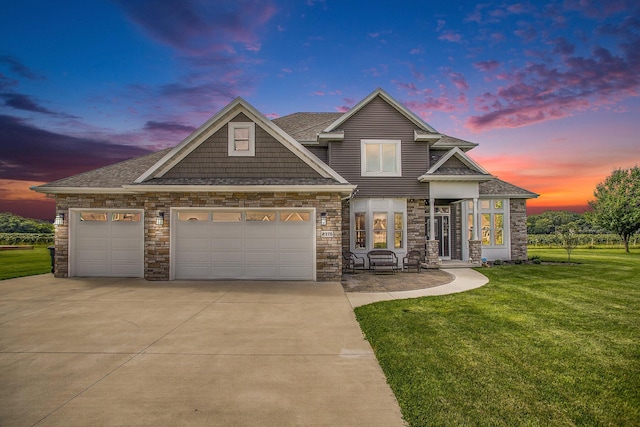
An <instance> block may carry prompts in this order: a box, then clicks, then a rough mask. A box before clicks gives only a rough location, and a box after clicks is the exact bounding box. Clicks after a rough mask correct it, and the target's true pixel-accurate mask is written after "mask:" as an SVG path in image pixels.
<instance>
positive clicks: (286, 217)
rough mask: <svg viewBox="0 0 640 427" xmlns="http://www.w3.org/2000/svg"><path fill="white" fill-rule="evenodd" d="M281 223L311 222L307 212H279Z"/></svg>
mask: <svg viewBox="0 0 640 427" xmlns="http://www.w3.org/2000/svg"><path fill="white" fill-rule="evenodd" d="M280 221H281V222H308V221H311V214H310V213H309V212H300V211H282V212H280Z"/></svg>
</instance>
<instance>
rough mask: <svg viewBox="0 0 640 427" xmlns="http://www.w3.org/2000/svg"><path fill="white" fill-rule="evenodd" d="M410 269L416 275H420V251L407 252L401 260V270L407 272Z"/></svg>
mask: <svg viewBox="0 0 640 427" xmlns="http://www.w3.org/2000/svg"><path fill="white" fill-rule="evenodd" d="M412 268H414V269H415V270H416V272H417V273H420V269H421V268H422V253H421V252H420V251H417V250H414V251H409V252H407V255H406V256H405V257H404V258H402V270H403V271H404V270H407V272H408V271H409V270H410V269H412Z"/></svg>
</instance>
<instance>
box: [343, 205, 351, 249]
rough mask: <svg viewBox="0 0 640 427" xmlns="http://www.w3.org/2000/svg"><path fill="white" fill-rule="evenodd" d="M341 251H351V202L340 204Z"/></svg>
mask: <svg viewBox="0 0 640 427" xmlns="http://www.w3.org/2000/svg"><path fill="white" fill-rule="evenodd" d="M342 251H343V252H344V251H351V201H350V200H344V201H343V202H342Z"/></svg>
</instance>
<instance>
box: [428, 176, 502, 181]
mask: <svg viewBox="0 0 640 427" xmlns="http://www.w3.org/2000/svg"><path fill="white" fill-rule="evenodd" d="M492 179H495V176H493V175H481V176H479V175H430V174H424V175H421V176H419V177H418V181H420V182H433V181H450V182H454V181H476V182H484V181H491V180H492Z"/></svg>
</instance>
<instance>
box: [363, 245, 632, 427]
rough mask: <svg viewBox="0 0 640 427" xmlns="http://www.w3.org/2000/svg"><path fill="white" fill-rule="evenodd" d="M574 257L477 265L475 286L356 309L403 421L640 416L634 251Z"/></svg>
mask: <svg viewBox="0 0 640 427" xmlns="http://www.w3.org/2000/svg"><path fill="white" fill-rule="evenodd" d="M531 255H540V256H541V257H542V260H543V261H566V259H567V254H566V251H564V250H563V249H556V250H554V249H551V250H549V249H546V250H543V249H536V250H531V251H530V256H531ZM571 260H572V262H575V263H577V264H573V265H566V264H565V265H562V264H553V265H545V264H542V265H533V264H526V265H502V266H498V267H494V268H491V269H481V270H480V271H481V272H482V273H483V274H486V275H487V276H488V277H489V279H490V282H489V284H487V285H486V286H484V287H482V288H479V289H476V290H473V291H469V292H465V293H461V294H455V295H448V296H442V297H427V298H420V299H410V300H398V301H388V302H380V303H376V304H371V305H368V306H363V307H359V308H357V309H356V316H357V318H358V321H359V322H360V325H361V327H362V329H363V331H364V333H365V335H366V337H367V339H368V340H369V342H370V343H371V345H372V346H373V348H374V350H375V352H376V356H377V358H378V360H379V361H380V364H381V365H382V368H383V369H384V371H385V374H386V375H387V379H388V382H389V384H390V385H391V387H392V389H393V391H394V393H395V395H396V397H397V399H398V401H399V403H400V406H401V408H402V413H403V415H404V417H405V419H406V420H407V421H408V423H409V425H411V426H453V425H479V426H480V425H481V426H487V425H491V426H520V425H527V426H549V425H553V426H573V425H579V426H638V425H640V252H639V251H633V252H632V253H631V254H626V253H624V252H623V251H622V250H588V249H584V250H575V251H574V252H573V253H572V255H571Z"/></svg>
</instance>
